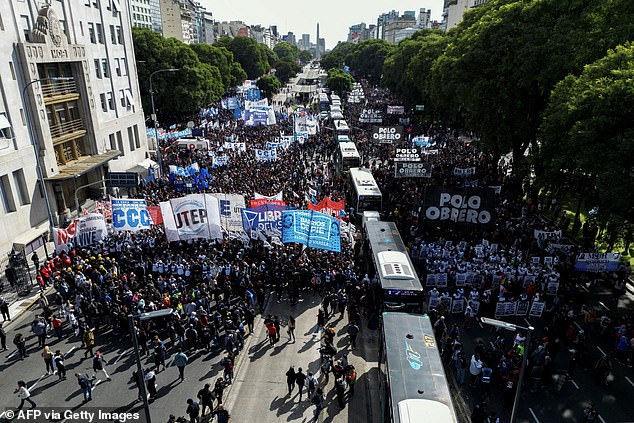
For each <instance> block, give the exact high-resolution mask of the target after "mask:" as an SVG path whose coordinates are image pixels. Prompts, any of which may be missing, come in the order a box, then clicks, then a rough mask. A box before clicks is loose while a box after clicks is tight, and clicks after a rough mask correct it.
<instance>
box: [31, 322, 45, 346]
mask: <svg viewBox="0 0 634 423" xmlns="http://www.w3.org/2000/svg"><path fill="white" fill-rule="evenodd" d="M31 332H33V333H34V334H35V335H36V336H37V346H38V347H40V348H43V347H44V345H45V344H46V321H45V320H44V318H43V317H42V316H39V317H35V318H34V319H33V322H32V323H31Z"/></svg>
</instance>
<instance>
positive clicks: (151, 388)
mask: <svg viewBox="0 0 634 423" xmlns="http://www.w3.org/2000/svg"><path fill="white" fill-rule="evenodd" d="M144 378H145V386H146V387H147V392H148V395H149V396H150V399H151V400H153V399H155V398H156V373H154V371H152V370H150V369H145V372H144Z"/></svg>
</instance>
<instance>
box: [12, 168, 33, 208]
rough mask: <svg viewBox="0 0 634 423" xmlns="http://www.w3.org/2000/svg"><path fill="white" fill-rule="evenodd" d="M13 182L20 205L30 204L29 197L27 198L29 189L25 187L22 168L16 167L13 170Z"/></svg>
mask: <svg viewBox="0 0 634 423" xmlns="http://www.w3.org/2000/svg"><path fill="white" fill-rule="evenodd" d="M13 182H14V183H15V186H16V188H17V190H18V199H19V200H20V205H21V206H24V205H25V204H30V203H31V199H30V198H29V190H28V189H27V188H26V181H25V180H24V171H23V170H22V169H18V170H16V171H14V172H13Z"/></svg>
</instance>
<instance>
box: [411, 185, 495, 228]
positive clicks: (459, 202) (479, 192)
mask: <svg viewBox="0 0 634 423" xmlns="http://www.w3.org/2000/svg"><path fill="white" fill-rule="evenodd" d="M423 204H424V205H423V206H422V207H421V210H420V211H421V213H420V216H421V217H422V221H423V222H426V223H432V224H436V223H442V222H447V223H449V222H453V223H455V224H459V225H475V226H489V225H492V224H493V223H494V216H495V194H494V193H493V190H491V189H486V188H485V189H477V188H469V189H460V188H451V187H439V186H435V187H428V188H427V192H426V194H425V201H424V203H423Z"/></svg>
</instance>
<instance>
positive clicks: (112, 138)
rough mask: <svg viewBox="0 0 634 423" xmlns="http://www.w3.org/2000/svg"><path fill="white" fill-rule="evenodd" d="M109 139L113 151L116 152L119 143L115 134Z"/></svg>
mask: <svg viewBox="0 0 634 423" xmlns="http://www.w3.org/2000/svg"><path fill="white" fill-rule="evenodd" d="M109 138H110V149H111V150H116V149H117V142H116V141H115V139H114V134H110V135H109Z"/></svg>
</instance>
